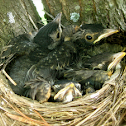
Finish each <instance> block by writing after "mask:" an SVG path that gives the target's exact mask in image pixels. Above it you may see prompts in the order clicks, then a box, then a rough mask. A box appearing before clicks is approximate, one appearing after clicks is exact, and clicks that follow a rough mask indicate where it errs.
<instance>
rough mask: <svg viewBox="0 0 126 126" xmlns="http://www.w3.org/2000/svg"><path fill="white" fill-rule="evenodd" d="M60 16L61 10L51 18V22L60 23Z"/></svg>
mask: <svg viewBox="0 0 126 126" xmlns="http://www.w3.org/2000/svg"><path fill="white" fill-rule="evenodd" d="M61 16H62V12H60V13H59V14H57V16H56V17H55V18H54V19H53V22H56V23H58V24H59V23H61Z"/></svg>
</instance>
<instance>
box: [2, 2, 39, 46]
mask: <svg viewBox="0 0 126 126" xmlns="http://www.w3.org/2000/svg"><path fill="white" fill-rule="evenodd" d="M38 20H40V17H39V15H38V13H37V12H36V9H35V7H34V5H33V3H32V1H31V0H0V48H1V47H2V46H4V45H6V44H7V43H8V42H9V40H10V39H11V38H13V37H15V36H17V35H19V34H22V33H26V32H31V31H34V30H35V29H37V28H36V24H37V21H38Z"/></svg>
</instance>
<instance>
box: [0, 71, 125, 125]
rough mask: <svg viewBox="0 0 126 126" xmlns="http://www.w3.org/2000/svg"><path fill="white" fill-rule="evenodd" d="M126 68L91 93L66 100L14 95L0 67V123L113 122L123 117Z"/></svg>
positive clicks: (62, 123) (84, 123) (109, 123)
mask: <svg viewBox="0 0 126 126" xmlns="http://www.w3.org/2000/svg"><path fill="white" fill-rule="evenodd" d="M125 80H126V70H124V72H123V74H122V75H118V76H116V77H115V78H112V79H110V80H109V81H106V82H105V83H104V85H103V87H102V88H101V89H100V90H98V91H96V92H95V93H91V94H87V95H85V96H83V97H82V98H79V99H76V100H75V101H72V102H70V103H67V104H63V103H60V102H55V103H52V102H45V103H43V104H40V103H39V102H37V101H33V100H31V99H29V98H26V97H23V96H19V95H16V94H15V93H14V92H13V91H12V89H11V88H10V85H9V84H8V80H7V79H6V78H5V76H4V75H3V74H2V71H0V91H1V95H0V98H1V99H0V108H1V111H0V116H1V118H0V119H1V120H0V123H1V125H8V126H10V125H15V126H16V125H17V126H19V125H26V124H27V125H76V126H80V125H86V126H88V125H89V126H93V125H97V126H101V125H105V126H106V125H112V126H113V125H116V126H118V125H119V124H120V123H121V122H122V121H123V120H125V119H126V116H125V115H126V84H125Z"/></svg>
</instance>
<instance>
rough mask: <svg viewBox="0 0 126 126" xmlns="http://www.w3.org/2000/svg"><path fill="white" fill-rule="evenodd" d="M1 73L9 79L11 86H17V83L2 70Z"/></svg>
mask: <svg viewBox="0 0 126 126" xmlns="http://www.w3.org/2000/svg"><path fill="white" fill-rule="evenodd" d="M1 71H2V73H3V74H4V75H5V76H6V77H7V78H8V79H9V81H10V82H11V83H12V84H13V85H15V86H16V85H17V83H16V82H15V81H14V80H13V79H12V78H11V77H10V76H9V75H8V74H7V72H6V71H5V70H4V69H2V70H1Z"/></svg>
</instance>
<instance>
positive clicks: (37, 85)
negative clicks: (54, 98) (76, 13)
mask: <svg viewBox="0 0 126 126" xmlns="http://www.w3.org/2000/svg"><path fill="white" fill-rule="evenodd" d="M61 15H62V13H60V14H58V15H57V16H56V18H55V19H54V20H53V21H52V22H50V23H49V24H47V25H46V26H43V27H42V28H41V29H40V30H39V31H38V33H37V35H36V36H35V37H34V40H33V42H34V43H36V44H37V45H39V47H38V48H36V49H35V50H34V51H32V52H31V53H30V55H29V58H30V59H31V60H33V61H34V60H35V63H36V64H35V65H33V66H32V67H31V68H30V69H29V71H28V72H27V75H26V79H25V89H26V90H25V93H24V94H25V96H27V97H30V98H32V99H36V100H38V101H39V102H41V103H42V102H44V101H47V100H48V99H49V97H50V93H51V85H53V83H54V82H53V80H54V79H55V74H56V73H55V69H51V67H52V64H53V65H55V64H56V63H55V60H56V59H57V57H55V55H54V54H55V49H56V48H57V46H59V45H60V43H61V33H62V29H61ZM38 61H39V62H38ZM37 62H38V63H37Z"/></svg>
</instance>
